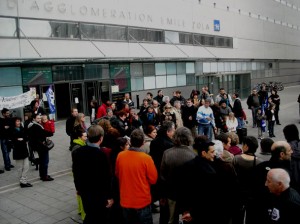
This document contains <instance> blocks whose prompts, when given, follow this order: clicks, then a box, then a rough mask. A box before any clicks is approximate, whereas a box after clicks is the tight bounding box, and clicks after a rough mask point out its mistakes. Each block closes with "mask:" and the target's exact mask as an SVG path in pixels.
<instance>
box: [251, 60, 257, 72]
mask: <svg viewBox="0 0 300 224" xmlns="http://www.w3.org/2000/svg"><path fill="white" fill-rule="evenodd" d="M251 70H256V62H252V63H251Z"/></svg>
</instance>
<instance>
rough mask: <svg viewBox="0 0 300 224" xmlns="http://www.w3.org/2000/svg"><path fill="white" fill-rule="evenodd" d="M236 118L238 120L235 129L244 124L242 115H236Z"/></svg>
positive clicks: (242, 126)
mask: <svg viewBox="0 0 300 224" xmlns="http://www.w3.org/2000/svg"><path fill="white" fill-rule="evenodd" d="M236 119H237V122H238V126H237V127H236V129H240V128H244V126H245V122H244V119H243V118H242V117H237V118H236Z"/></svg>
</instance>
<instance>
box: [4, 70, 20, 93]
mask: <svg viewBox="0 0 300 224" xmlns="http://www.w3.org/2000/svg"><path fill="white" fill-rule="evenodd" d="M15 85H16V86H19V85H22V75H21V69H20V68H19V67H9V68H0V86H15ZM0 96H2V95H0Z"/></svg>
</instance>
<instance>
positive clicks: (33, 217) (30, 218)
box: [20, 212, 46, 223]
mask: <svg viewBox="0 0 300 224" xmlns="http://www.w3.org/2000/svg"><path fill="white" fill-rule="evenodd" d="M45 217H46V216H45V215H44V214H43V213H40V212H32V213H30V214H28V215H26V216H24V217H21V218H20V219H21V220H23V221H25V222H27V223H35V222H36V221H38V220H40V219H43V218H45Z"/></svg>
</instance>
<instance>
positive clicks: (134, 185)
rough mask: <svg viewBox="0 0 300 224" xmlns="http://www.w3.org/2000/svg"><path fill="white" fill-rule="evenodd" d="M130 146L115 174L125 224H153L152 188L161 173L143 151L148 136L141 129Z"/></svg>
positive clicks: (132, 139) (131, 140)
mask: <svg viewBox="0 0 300 224" xmlns="http://www.w3.org/2000/svg"><path fill="white" fill-rule="evenodd" d="M130 143H131V148H129V149H128V150H125V151H122V152H120V153H119V155H118V157H117V161H116V171H115V174H116V177H117V178H118V179H119V188H120V204H121V206H122V208H123V215H124V219H125V223H141V224H153V219H152V211H151V201H152V200H151V193H150V186H151V185H153V184H155V183H156V181H157V170H156V167H155V165H154V162H153V160H152V158H151V156H149V155H148V154H146V153H144V152H143V150H142V149H141V147H142V146H143V144H144V133H143V132H142V131H141V130H140V129H135V130H134V131H133V132H132V133H131V135H130Z"/></svg>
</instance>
